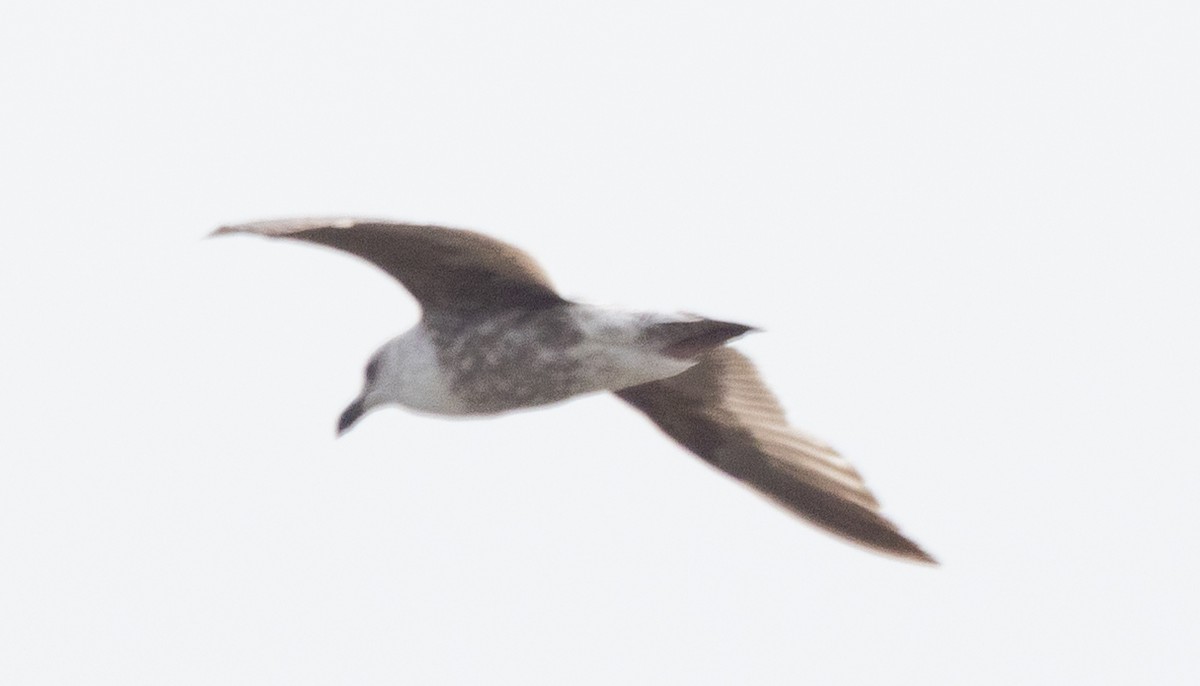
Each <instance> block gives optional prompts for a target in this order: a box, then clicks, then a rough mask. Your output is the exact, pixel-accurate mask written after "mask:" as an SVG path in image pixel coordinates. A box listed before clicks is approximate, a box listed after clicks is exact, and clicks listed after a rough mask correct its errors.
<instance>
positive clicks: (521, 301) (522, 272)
mask: <svg viewBox="0 0 1200 686" xmlns="http://www.w3.org/2000/svg"><path fill="white" fill-rule="evenodd" d="M227 233H253V234H259V235H262V236H270V237H273V238H291V239H296V240H303V241H309V242H312V243H320V244H321V245H327V246H329V247H332V248H337V249H338V250H344V251H346V252H348V253H352V254H354V255H357V256H359V257H361V258H363V259H365V260H367V261H369V262H371V263H373V264H375V265H376V266H378V267H379V268H381V269H383V270H384V271H385V272H387V273H388V274H391V275H392V276H393V277H395V278H396V279H397V280H398V281H400V283H402V284H404V287H405V288H407V289H408V290H409V291H410V292H411V293H412V294H413V296H414V297H415V298H416V299H417V301H418V302H420V303H421V306H422V307H423V308H425V310H426V311H429V310H479V309H504V308H509V307H525V308H541V307H551V306H554V305H559V304H562V303H563V302H565V301H564V300H563V299H562V298H561V297H559V295H558V294H557V293H555V291H554V287H553V286H552V285H551V283H550V279H549V278H548V277H547V276H546V274H545V272H543V271H542V269H541V267H539V266H538V264H537V263H536V262H534V261H533V258H531V257H530V256H529V255H527V254H525V253H524V252H522V251H521V250H519V249H518V248H515V247H513V246H511V245H509V244H507V243H503V242H501V241H498V240H496V239H494V238H489V237H488V236H484V235H483V234H479V233H475V232H473V231H464V230H460V229H449V228H445V227H440V226H418V225H413V224H399V223H396V222H388V221H380V220H367V219H282V220H277V221H266V222H255V223H250V224H238V225H236V226H225V227H222V228H220V229H217V231H216V232H215V233H214V235H220V234H227Z"/></svg>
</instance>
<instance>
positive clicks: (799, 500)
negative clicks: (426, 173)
mask: <svg viewBox="0 0 1200 686" xmlns="http://www.w3.org/2000/svg"><path fill="white" fill-rule="evenodd" d="M230 233H251V234H259V235H262V236H269V237H273V238H291V239H296V240H302V241H309V242H312V243H319V244H321V245H326V246H329V247H332V248H337V249H339V250H344V251H346V252H349V253H352V254H354V255H357V256H359V257H361V258H363V259H365V260H367V261H369V262H372V263H373V264H375V265H376V266H378V267H380V268H382V269H383V270H384V271H385V272H387V273H388V274H390V275H391V276H393V277H395V278H396V279H397V280H399V281H400V283H401V284H403V285H404V287H405V288H407V289H408V290H409V291H410V292H411V293H412V294H413V296H414V297H416V299H417V301H418V302H419V303H420V305H421V309H422V315H421V320H420V321H419V322H418V323H417V325H416V326H414V327H413V328H412V329H410V330H409V331H408V332H406V333H404V334H402V335H400V336H397V337H396V338H393V339H392V340H390V341H388V342H387V343H385V344H384V345H383V346H382V347H381V348H380V349H379V350H378V351H377V352H376V353H375V354H374V355H373V356H372V357H371V360H370V362H369V363H368V364H367V367H366V372H365V380H364V384H363V391H362V393H361V394H360V395H359V396H358V398H356V399H355V400H354V402H352V403H350V406H349V407H347V408H346V410H345V412H343V413H342V415H341V417H340V419H339V420H338V433H339V434H341V433H343V432H345V431H346V430H347V429H349V428H350V427H351V426H352V425H353V424H354V423H355V422H357V421H358V420H359V418H361V417H362V416H363V415H364V414H366V413H367V412H368V411H370V410H371V409H373V408H376V407H379V406H381V405H386V404H398V405H402V406H404V407H407V408H409V409H412V410H416V411H418V412H425V413H432V414H441V415H456V416H466V415H492V414H497V413H501V412H507V411H509V410H516V409H520V408H527V407H536V406H539V405H548V404H550V403H555V402H559V401H561V400H566V399H567V398H571V397H573V396H577V395H581V394H585V393H595V392H599V391H611V392H613V393H615V394H616V396H617V397H618V398H620V399H621V400H624V401H625V402H627V403H629V404H630V405H632V406H633V407H635V408H637V409H638V410H640V411H641V412H643V413H644V414H645V415H646V416H647V417H649V418H650V421H652V422H654V423H655V424H656V425H658V427H659V428H660V429H662V431H664V432H665V433H666V434H667V435H668V436H670V437H671V438H673V439H675V440H676V441H678V442H679V443H680V444H682V445H683V446H684V447H685V448H687V449H688V450H690V451H691V452H693V453H695V454H696V455H697V456H699V457H700V459H702V460H704V461H705V462H707V463H709V464H710V465H712V466H713V467H716V468H717V469H719V470H721V471H723V472H725V473H726V474H729V475H730V476H732V477H733V478H735V479H738V480H740V481H742V482H743V483H745V484H747V485H748V486H750V487H751V488H753V489H755V490H757V491H759V492H760V493H761V494H763V495H765V496H766V497H767V498H770V499H771V500H773V501H775V502H776V503H778V504H780V505H782V506H783V507H784V508H786V509H787V510H789V511H791V512H792V513H794V514H796V515H799V516H800V517H803V518H804V519H806V520H808V521H810V522H812V523H813V524H816V525H818V526H820V527H822V528H824V529H826V530H828V531H830V532H832V533H834V534H836V535H838V536H841V537H843V538H845V539H848V540H850V541H853V542H855V543H858V544H860V545H864V546H866V547H868V548H871V549H873V550H875V551H877V552H881V553H885V554H888V555H894V556H897V557H901V558H906V559H909V560H915V561H920V562H927V563H935V561H934V559H933V558H932V557H930V555H929V554H927V553H926V552H925V551H923V550H921V548H920V547H919V546H917V544H916V543H914V542H912V541H910V540H909V539H908V538H906V537H905V536H904V535H903V534H902V533H901V532H900V531H899V529H897V527H896V525H894V524H893V523H892V522H891V521H889V520H888V519H886V518H884V517H883V516H882V515H881V514H880V513H879V503H878V501H876V500H875V497H874V496H873V495H872V494H871V492H870V491H869V490H867V487H866V485H865V484H864V483H863V479H862V477H861V476H859V473H858V471H857V470H855V469H854V467H853V466H851V465H850V463H849V462H847V461H846V460H845V458H843V457H842V456H841V455H840V454H838V453H837V452H836V451H835V450H834V449H833V448H831V447H829V446H828V445H825V444H824V443H822V442H820V441H818V440H816V439H814V438H813V437H811V436H808V435H806V434H804V433H801V432H799V431H797V430H796V429H793V428H792V427H791V426H789V425H788V423H787V420H786V419H785V417H784V412H783V409H782V408H781V407H780V405H779V402H778V401H777V400H776V399H775V396H774V395H773V394H772V393H771V391H769V390H768V389H767V387H766V385H765V384H764V383H763V381H762V379H761V378H760V377H759V375H758V372H757V371H756V370H755V368H754V365H753V364H752V363H751V362H750V361H749V359H747V358H746V357H745V356H744V355H742V354H741V353H739V352H738V351H736V350H734V349H733V348H730V347H728V346H726V343H728V342H729V341H731V340H733V339H735V338H737V337H739V336H741V335H742V334H745V333H747V332H749V331H752V330H753V328H752V327H749V326H746V325H743V324H735V323H732V322H724V321H716V320H713V319H706V318H703V317H697V316H692V315H679V314H656V313H647V312H627V311H621V310H614V309H609V308H601V307H595V306H592V305H585V304H581V303H575V302H572V301H570V300H566V299H564V298H563V297H562V296H560V295H559V294H558V293H557V292H556V291H555V290H554V287H553V286H552V285H551V283H550V280H549V279H548V278H547V276H546V274H545V273H544V272H543V271H542V269H541V268H540V267H539V266H538V265H537V263H536V262H534V261H533V259H532V258H531V257H529V255H527V254H525V253H524V252H522V251H521V250H519V249H517V248H515V247H513V246H511V245H508V244H507V243H503V242H501V241H498V240H496V239H494V238H490V237H488V236H485V235H483V234H479V233H475V232H472V231H464V230H460V229H449V228H444V227H439V226H417V225H412V224H400V223H396V222H390V221H380V220H369V219H284V220H278V221H266V222H255V223H250V224H239V225H236V226H225V227H222V228H220V229H217V231H216V232H215V233H214V234H213V235H220V234H230Z"/></svg>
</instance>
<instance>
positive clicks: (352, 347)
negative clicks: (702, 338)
mask: <svg viewBox="0 0 1200 686" xmlns="http://www.w3.org/2000/svg"><path fill="white" fill-rule="evenodd" d="M915 4H916V7H912V6H910V5H913V3H893V2H844V1H838V2H833V1H830V2H803V3H796V2H778V3H765V2H763V3H738V4H736V5H735V4H734V3H725V4H722V5H718V4H716V3H709V4H708V5H701V4H698V3H682V2H679V3H673V4H672V3H657V2H649V3H648V2H636V3H635V2H628V3H616V2H609V3H571V2H542V3H537V2H508V3H484V2H470V3H452V2H451V3H447V2H408V1H404V0H401V1H399V2H396V1H389V2H374V3H350V4H346V3H328V4H325V3H313V2H307V3H305V2H298V3H265V2H246V1H244V0H239V2H227V3H226V2H215V3H195V4H192V5H187V4H182V3H150V2H146V3H138V2H114V3H78V2H26V1H24V0H18V1H17V2H11V1H10V2H8V3H6V4H5V7H4V11H3V19H2V20H0V89H2V92H0V117H2V120H0V124H2V126H0V183H2V185H0V188H2V200H0V218H2V220H3V233H2V234H0V235H2V236H3V243H2V244H0V289H2V291H0V292H2V293H3V297H2V299H0V322H3V333H2V339H0V340H2V341H3V343H2V348H0V352H2V353H3V360H2V363H0V417H3V420H2V421H3V424H2V426H3V428H2V429H0V682H3V683H5V684H88V685H91V684H123V685H125V684H288V685H292V684H399V683H411V684H619V683H639V684H736V683H754V684H794V683H812V684H835V683H836V684H916V683H922V684H928V683H942V684H950V683H960V684H964V683H970V684H1006V685H1007V684H1067V683H1076V684H1131V683H1146V684H1190V683H1197V679H1200V657H1198V656H1197V636H1198V634H1197V632H1198V627H1200V591H1198V590H1197V582H1196V580H1197V578H1198V577H1200V561H1198V557H1197V552H1196V548H1197V540H1198V536H1197V534H1198V529H1200V524H1198V523H1200V499H1198V497H1197V486H1198V482H1200V459H1198V458H1200V455H1198V453H1200V423H1198V421H1197V418H1198V416H1200V391H1198V390H1197V389H1198V385H1200V361H1198V360H1197V354H1198V351H1200V330H1198V327H1197V317H1198V311H1200V5H1197V4H1196V3H1194V2H1146V1H1144V0H1143V1H1140V2H1013V1H1011V0H1008V1H1005V2H973V3H915ZM341 213H350V214H358V215H368V216H384V217H393V218H397V219H406V220H413V221H424V222H435V223H443V224H449V225H453V226H464V227H469V228H476V229H479V230H483V231H486V232H488V233H490V234H493V235H496V236H498V237H501V238H503V239H505V240H508V241H511V242H513V243H515V244H517V245H519V246H521V247H523V248H525V249H527V250H529V251H530V252H531V253H532V254H533V255H534V256H535V257H536V258H537V259H538V260H540V261H541V262H542V264H544V265H545V266H546V268H547V270H548V271H549V272H550V273H551V275H552V276H553V277H554V278H555V280H556V282H557V283H558V285H559V286H560V288H561V289H562V291H563V292H564V293H566V294H567V295H569V296H574V297H579V298H583V299H587V300H590V301H593V302H603V303H614V304H621V305H627V306H632V307H643V308H653V309H667V310H674V309H683V310H691V311H697V312H702V313H704V314H708V315H711V316H716V317H723V318H729V319H734V320H738V321H745V322H747V323H751V324H755V325H758V326H761V327H763V328H764V329H765V330H766V331H765V333H761V334H756V335H755V336H752V337H750V338H747V339H746V340H745V341H744V342H742V343H739V344H738V345H739V347H740V348H742V349H743V350H745V351H746V352H748V353H749V354H750V355H751V356H752V357H754V359H756V360H757V361H758V363H759V364H760V366H761V367H762V369H763V372H764V374H765V376H766V377H767V378H768V380H769V381H770V383H771V384H772V386H773V387H774V388H775V390H776V391H777V392H778V394H779V395H780V397H781V399H782V401H783V402H784V404H785V405H786V406H787V407H788V408H789V410H790V414H791V416H792V417H793V419H794V420H795V421H796V422H797V424H798V425H800V426H802V427H803V428H804V429H806V430H808V431H811V432H813V433H815V434H817V435H819V436H822V437H824V438H825V439H827V440H829V441H830V442H832V443H833V444H834V445H836V446H838V447H839V448H840V449H841V450H842V452H844V453H845V454H846V455H847V456H849V457H850V458H851V459H852V460H853V461H854V462H855V463H856V464H857V465H858V466H859V467H860V468H861V470H862V471H863V472H864V474H865V475H866V476H867V479H868V481H869V483H870V484H871V485H872V486H873V488H874V489H875V490H876V492H877V493H878V494H879V496H880V499H881V500H882V501H883V502H884V505H885V510H886V512H887V513H888V514H889V515H890V516H892V517H893V518H894V519H896V520H897V521H898V522H899V523H900V524H901V525H902V526H903V528H904V529H905V531H907V532H908V533H910V534H911V535H912V536H913V537H914V538H915V539H916V540H917V541H919V542H920V543H921V544H923V545H924V546H926V547H927V548H928V549H929V550H930V551H931V552H933V553H934V554H935V555H937V556H938V557H939V558H940V559H941V560H942V561H943V563H944V564H943V566H942V567H941V568H937V569H930V568H925V567H921V566H917V565H910V564H905V563H902V562H897V561H894V560H890V559H886V558H883V557H878V556H875V555H872V554H870V553H866V552H863V551H861V550H859V549H857V548H855V547H852V546H847V545H844V544H842V543H840V542H839V541H837V540H835V539H833V538H830V537H828V536H825V535H824V534H822V533H820V532H817V531H815V530H813V529H811V528H810V527H808V526H806V525H804V524H802V523H800V522H798V521H796V520H794V519H792V518H791V517H789V516H788V515H786V514H784V513H783V512H782V511H780V510H778V509H777V508H775V507H773V506H772V505H770V504H769V503H767V502H766V501H764V500H762V499H760V498H758V497H756V496H755V495H753V494H751V493H750V492H749V491H746V490H744V489H742V488H740V487H738V486H736V485H734V484H733V483H732V482H730V481H728V480H727V479H725V478H724V477H723V476H721V475H719V474H717V473H716V472H714V471H712V470H710V469H709V468H707V467H706V466H705V465H703V464H702V463H700V462H699V461H698V460H696V459H694V458H692V457H691V456H689V455H688V454H687V453H685V452H684V451H683V450H682V449H680V448H679V447H677V446H676V445H674V444H673V443H671V442H670V441H668V440H667V439H665V438H664V437H662V436H661V435H659V434H658V433H657V431H656V430H655V429H654V428H653V427H652V426H651V425H650V424H649V423H648V422H647V421H645V420H644V419H643V418H641V417H640V416H638V415H637V414H636V413H634V412H632V411H630V410H629V409H628V408H626V407H624V406H622V405H621V404H620V403H619V402H617V401H615V400H613V399H611V398H608V397H593V398H587V399H581V400H578V401H575V402H571V403H568V404H565V405H562V406H559V407H555V408H550V409H547V410H544V411H539V412H530V413H518V414H515V415H510V416H507V417H503V418H499V419H493V420H482V421H474V422H468V421H447V420H438V419H431V418H428V417H420V416H415V415H412V414H407V413H404V412H401V411H396V410H387V411H381V412H379V413H376V414H373V415H371V416H370V417H369V418H368V419H366V420H365V421H364V422H362V423H361V424H360V425H359V426H357V427H356V428H355V429H354V431H352V432H351V433H350V434H349V435H347V436H346V437H345V438H343V439H342V440H338V441H335V440H334V438H333V427H334V421H335V419H336V417H337V415H338V413H339V412H340V411H341V409H342V407H343V406H344V405H345V403H346V402H348V401H349V400H350V399H351V398H353V396H354V395H355V394H356V393H357V392H358V386H359V380H360V374H361V369H362V365H363V364H364V362H365V361H366V358H367V356H368V355H369V354H370V352H371V351H372V350H374V348H375V347H376V346H377V345H378V344H380V343H382V342H383V341H384V340H386V339H387V338H389V337H391V336H392V335H395V334H396V333H399V332H400V331H402V330H403V329H405V328H407V327H408V326H409V325H410V324H411V323H412V322H413V320H414V319H415V317H416V314H417V313H416V308H415V306H414V304H413V302H412V300H411V299H410V298H409V297H408V296H407V295H406V294H405V293H404V292H403V291H402V290H400V289H398V288H397V287H396V286H395V285H394V284H393V283H392V282H390V281H389V280H388V279H387V277H385V276H384V275H383V274H381V273H379V272H376V271H375V270H373V269H371V268H369V267H367V266H365V265H364V264H362V263H359V262H358V261H356V260H354V259H353V258H349V257H346V256H342V255H338V254H336V253H333V252H330V251H323V250H319V249H316V248H311V247H307V246H301V245H296V244H289V243H286V242H270V241H265V240H255V239H251V238H229V239H225V238H222V239H220V240H211V241H206V240H203V239H202V237H203V236H204V235H205V234H207V233H208V232H209V231H211V230H212V229H213V228H214V227H216V226H217V225H219V224H221V223H227V222H237V221H246V220H251V219H260V218H270V217H277V216H290V215H305V214H319V215H330V214H341Z"/></svg>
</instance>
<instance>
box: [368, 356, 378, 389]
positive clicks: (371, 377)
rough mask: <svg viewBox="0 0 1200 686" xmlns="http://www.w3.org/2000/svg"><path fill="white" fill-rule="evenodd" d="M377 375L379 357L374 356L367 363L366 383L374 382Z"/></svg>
mask: <svg viewBox="0 0 1200 686" xmlns="http://www.w3.org/2000/svg"><path fill="white" fill-rule="evenodd" d="M378 375H379V358H375V359H373V360H371V361H370V362H368V363H367V371H366V374H365V376H366V377H367V383H374V381H375V377H376V376H378Z"/></svg>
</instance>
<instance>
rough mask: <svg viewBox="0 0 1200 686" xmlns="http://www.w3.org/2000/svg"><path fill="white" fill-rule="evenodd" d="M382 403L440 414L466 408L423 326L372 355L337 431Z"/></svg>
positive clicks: (450, 413) (461, 410)
mask: <svg viewBox="0 0 1200 686" xmlns="http://www.w3.org/2000/svg"><path fill="white" fill-rule="evenodd" d="M381 405H400V406H402V407H406V408H408V409H410V410H415V411H417V412H423V413H428V414H438V415H461V414H464V413H465V412H466V408H464V407H463V405H462V403H461V401H459V400H458V398H457V397H456V396H455V394H454V393H453V392H452V391H451V390H450V388H449V386H448V383H447V380H446V378H445V376H444V375H443V374H442V372H441V369H440V365H439V364H438V359H437V353H436V350H435V349H434V346H433V342H432V340H431V339H430V337H429V333H428V332H427V331H425V330H424V328H423V327H420V326H418V327H416V328H414V329H413V330H411V331H409V332H407V333H405V334H402V335H400V336H397V337H395V338H393V339H392V340H390V341H388V342H387V343H384V344H383V346H382V347H380V348H379V350H377V351H375V354H374V355H372V356H371V359H370V361H369V362H367V367H366V369H365V370H364V371H363V389H362V393H360V394H359V395H358V397H357V398H355V399H354V402H352V403H350V405H349V406H347V407H346V409H345V410H344V411H343V412H342V416H341V417H339V418H338V429H337V432H338V435H339V436H340V435H342V434H343V433H345V432H346V431H348V430H349V429H350V427H352V426H354V424H355V422H357V421H358V420H359V419H361V418H362V416H363V415H365V414H367V413H369V412H370V411H371V410H373V409H375V408H376V407H379V406H381Z"/></svg>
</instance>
